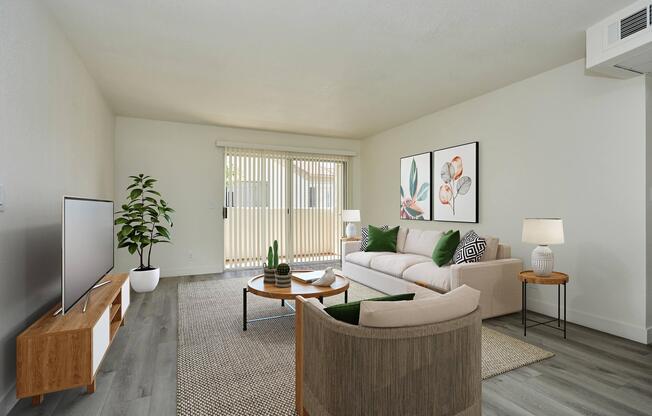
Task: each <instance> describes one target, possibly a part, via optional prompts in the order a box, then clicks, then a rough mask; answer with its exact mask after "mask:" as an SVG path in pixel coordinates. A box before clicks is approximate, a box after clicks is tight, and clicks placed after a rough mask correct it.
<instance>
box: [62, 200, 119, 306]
mask: <svg viewBox="0 0 652 416" xmlns="http://www.w3.org/2000/svg"><path fill="white" fill-rule="evenodd" d="M113 241H114V240H113V202H112V201H102V200H95V199H83V198H71V197H64V199H63V234H62V242H63V250H62V251H63V253H62V257H63V258H62V265H63V267H62V269H63V270H62V278H61V307H62V311H63V313H65V312H66V311H68V310H70V308H72V307H73V306H74V305H75V303H77V301H79V299H81V298H82V297H83V296H84V295H85V294H86V293H87V292H88V291H89V290H90V289H91V288H92V287H93V286H94V285H95V284H96V283H97V282H98V281H99V280H100V279H101V278H102V277H104V275H106V274H107V273H108V272H109V271H111V269H113Z"/></svg>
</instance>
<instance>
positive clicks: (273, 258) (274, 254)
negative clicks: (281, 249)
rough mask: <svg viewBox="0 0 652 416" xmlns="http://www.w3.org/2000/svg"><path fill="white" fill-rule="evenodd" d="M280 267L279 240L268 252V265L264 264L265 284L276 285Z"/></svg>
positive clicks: (275, 241)
mask: <svg viewBox="0 0 652 416" xmlns="http://www.w3.org/2000/svg"><path fill="white" fill-rule="evenodd" d="M277 267H278V240H274V244H273V246H269V249H268V250H267V263H264V264H263V272H264V281H265V283H270V284H275V283H276V268H277Z"/></svg>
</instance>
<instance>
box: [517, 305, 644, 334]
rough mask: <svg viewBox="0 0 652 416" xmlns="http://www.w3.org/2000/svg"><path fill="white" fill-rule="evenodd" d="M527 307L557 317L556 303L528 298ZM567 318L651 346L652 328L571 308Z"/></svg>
mask: <svg viewBox="0 0 652 416" xmlns="http://www.w3.org/2000/svg"><path fill="white" fill-rule="evenodd" d="M527 306H528V310H532V311H534V312H539V313H542V314H544V315H548V316H557V304H556V303H554V304H553V303H548V302H543V301H541V300H538V299H529V298H528V300H527ZM562 313H563V311H562ZM566 318H567V319H568V321H569V322H573V323H575V324H578V325H582V326H586V327H588V328H592V329H596V330H598V331H602V332H606V333H608V334H611V335H616V336H618V337H622V338H627V339H631V340H632V341H636V342H640V343H641V344H649V343H650V336H651V335H652V332H651V330H652V328H647V329H646V328H645V327H642V326H636V325H632V324H628V323H626V322H620V321H614V320H612V319H608V318H605V317H602V316H597V315H593V314H590V313H586V312H582V311H578V310H575V309H571V308H569V309H568V311H567V312H566Z"/></svg>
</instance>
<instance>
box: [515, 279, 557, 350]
mask: <svg viewBox="0 0 652 416" xmlns="http://www.w3.org/2000/svg"><path fill="white" fill-rule="evenodd" d="M518 279H519V280H520V281H521V287H522V292H521V305H522V306H521V323H522V324H523V336H527V329H528V328H531V327H533V326H539V325H543V326H547V327H548V328H553V329H557V330H559V331H563V332H564V339H566V283H568V275H567V274H566V273H562V272H552V274H551V275H550V276H548V277H541V276H537V275H535V274H534V272H533V271H532V270H525V271H522V272H520V273H519V274H518ZM528 283H530V284H536V285H557V319H551V320H549V321H543V322H541V321H537V320H534V319H529V318H528V317H527V285H528ZM562 285H563V286H564V326H563V327H562V325H561V322H562V320H561V287H562ZM528 321H529V322H534V324H533V325H529V326H528ZM555 321H557V326H554V325H550V323H552V322H555Z"/></svg>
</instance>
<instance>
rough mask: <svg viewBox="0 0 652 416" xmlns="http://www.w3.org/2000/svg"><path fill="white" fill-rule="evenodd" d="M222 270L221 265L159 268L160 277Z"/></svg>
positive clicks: (210, 272)
mask: <svg viewBox="0 0 652 416" xmlns="http://www.w3.org/2000/svg"><path fill="white" fill-rule="evenodd" d="M222 272H224V266H223V265H209V266H195V267H180V268H175V269H168V268H163V269H161V277H179V276H192V275H196V274H213V273H222Z"/></svg>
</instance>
